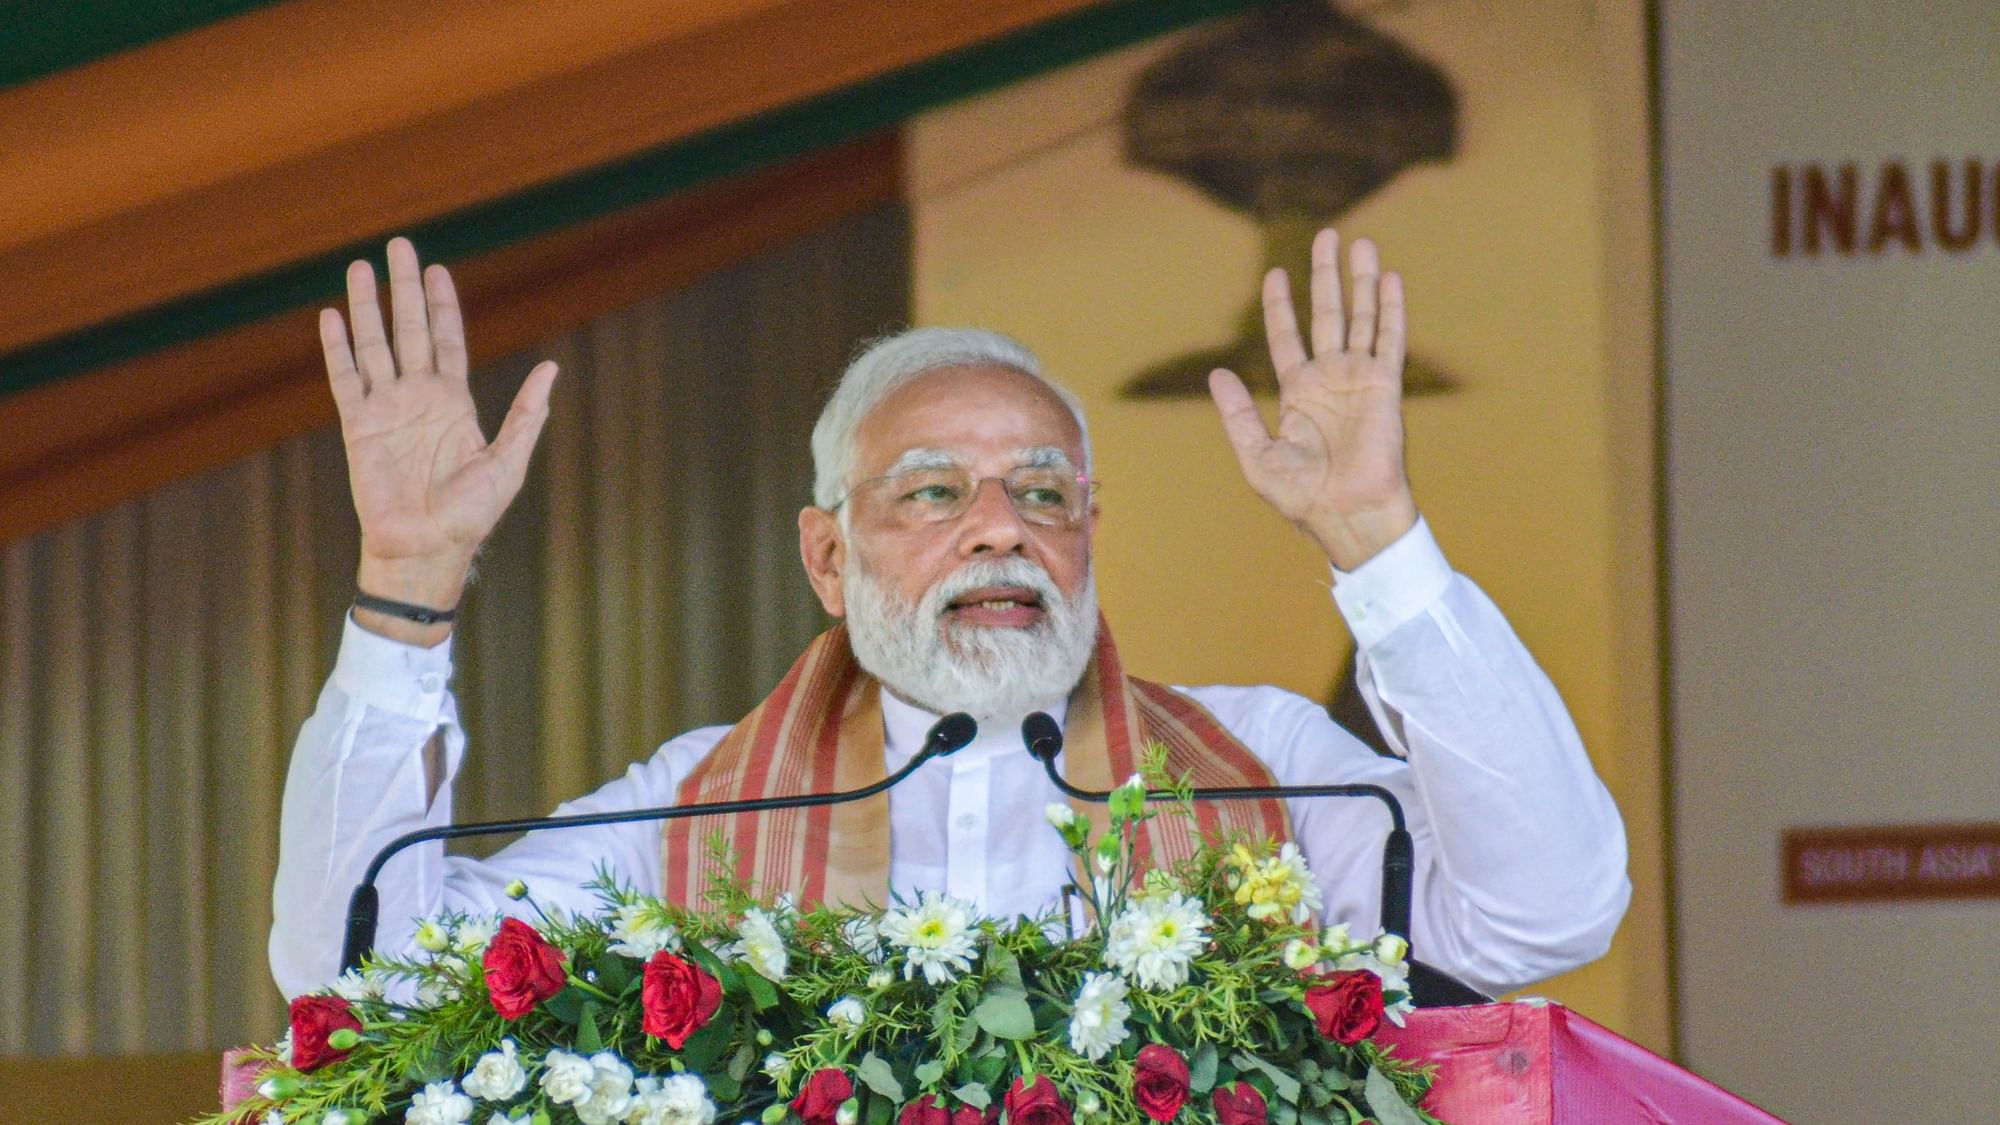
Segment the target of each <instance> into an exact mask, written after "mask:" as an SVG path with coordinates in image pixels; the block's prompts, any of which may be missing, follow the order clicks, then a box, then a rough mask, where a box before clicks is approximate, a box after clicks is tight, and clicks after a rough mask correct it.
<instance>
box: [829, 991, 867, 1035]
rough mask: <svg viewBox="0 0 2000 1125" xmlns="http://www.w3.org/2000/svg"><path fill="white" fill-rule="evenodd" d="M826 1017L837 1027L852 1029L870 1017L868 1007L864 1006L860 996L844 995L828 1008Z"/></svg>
mask: <svg viewBox="0 0 2000 1125" xmlns="http://www.w3.org/2000/svg"><path fill="white" fill-rule="evenodd" d="M826 1019H827V1022H828V1023H831V1024H832V1025H833V1026H835V1027H839V1028H845V1029H847V1030H849V1031H852V1030H854V1029H855V1028H857V1027H860V1026H861V1025H862V1023H863V1022H864V1021H866V1020H867V1019H868V1009H867V1008H865V1007H863V1006H862V1004H861V998H860V997H858V996H843V997H841V998H840V999H838V1000H835V1001H834V1002H833V1003H832V1004H831V1005H830V1006H829V1007H828V1008H827V1009H826Z"/></svg>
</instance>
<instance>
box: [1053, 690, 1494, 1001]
mask: <svg viewBox="0 0 2000 1125" xmlns="http://www.w3.org/2000/svg"><path fill="white" fill-rule="evenodd" d="M1021 741H1022V742H1023V743H1025V744H1026V745H1027V747H1028V752H1029V753H1030V754H1033V755H1034V756H1035V757H1036V758H1037V759H1038V760H1039V761H1040V762H1041V763H1042V771H1043V772H1044V773H1046V774H1048V775H1049V780H1050V781H1052V782H1054V783H1055V787H1056V788H1057V789H1060V790H1062V792H1063V793H1064V794H1066V795H1067V796H1070V797H1075V798H1076V799H1078V800H1081V801H1091V802H1094V803H1097V804H1104V803H1107V802H1108V801H1110V800H1111V794H1110V793H1108V792H1096V791H1092V790H1088V789H1078V788H1077V787H1075V786H1074V785H1071V784H1070V783H1069V781H1068V779H1066V778H1064V777H1063V776H1062V774H1061V772H1060V771H1058V770H1057V769H1056V755H1057V754H1060V753H1061V752H1062V748H1063V734H1062V727H1061V726H1060V725H1059V724H1057V722H1056V721H1055V720H1054V719H1052V718H1050V717H1049V716H1048V715H1047V714H1045V713H1043V712H1041V711H1036V712H1035V713H1033V714H1031V715H1029V716H1028V717H1027V718H1026V719H1024V720H1022V722H1021ZM1147 796H1148V797H1154V798H1160V797H1171V796H1173V794H1172V793H1169V792H1166V791H1162V790H1151V791H1149V792H1148V793H1147ZM1190 796H1192V797H1193V798H1194V799H1195V800H1197V801H1216V800H1229V799H1237V798H1243V799H1262V798H1284V797H1373V798H1375V799H1376V800H1378V801H1381V802H1382V803H1383V804H1384V805H1386V806H1387V807H1388V809H1389V822H1390V829H1389V834H1388V836H1387V838H1386V839H1384V840H1383V841H1382V908H1381V914H1382V929H1383V930H1384V931H1386V932H1388V933H1392V934H1395V935H1396V936H1397V937H1399V938H1402V939H1403V941H1404V942H1405V943H1409V941H1410V906H1411V902H1412V900H1413V898H1414V891H1413V888H1412V877H1413V874H1414V872H1415V870H1416V846H1415V845H1414V844H1413V843H1412V842H1411V840H1410V830H1409V828H1408V826H1406V825H1405V823H1404V821H1403V804H1402V802H1400V801H1398V800H1396V795H1395V794H1394V793H1391V792H1389V791H1388V790H1387V789H1385V788H1383V787H1382V786H1380V785H1371V784H1368V783H1366V782H1353V783H1349V784H1345V785H1274V786H1256V785H1242V786H1218V787H1211V788H1206V789H1195V790H1192V791H1191V793H1190ZM1412 948H1414V946H1412ZM1409 961H1410V992H1411V998H1412V1000H1413V1001H1415V1002H1416V1003H1417V1004H1418V1005H1419V1006H1422V1007H1432V1006H1436V1005H1442V1004H1485V1003H1489V1002H1490V1000H1491V998H1490V997H1487V996H1484V995H1482V994H1480V993H1478V992H1476V991H1474V990H1473V989H1471V988H1468V987H1466V986H1465V985H1464V984H1461V983H1459V982H1458V981H1456V980H1453V979H1452V978H1451V977H1449V976H1447V975H1446V974H1444V973H1442V972H1440V971H1438V970H1436V969H1433V968H1431V967H1430V966H1429V965H1424V964H1422V963H1420V962H1419V961H1417V960H1416V958H1415V957H1414V956H1412V957H1410V959H1409ZM1420 981H1421V982H1422V984H1421V987H1422V989H1423V995H1422V996H1419V995H1418V989H1419V986H1420V985H1419V982H1420Z"/></svg>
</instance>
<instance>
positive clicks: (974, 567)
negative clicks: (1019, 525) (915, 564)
mask: <svg viewBox="0 0 2000 1125" xmlns="http://www.w3.org/2000/svg"><path fill="white" fill-rule="evenodd" d="M983 586H1019V587H1021V588H1022V589H1024V590H1029V591H1032V592H1033V593H1034V595H1035V597H1036V598H1038V599H1040V600H1041V603H1042V607H1043V608H1044V609H1046V610H1050V611H1054V610H1057V609H1060V608H1062V606H1063V604H1064V599H1063V595H1062V591H1061V590H1059V589H1057V588H1056V583H1055V579H1053V578H1051V577H1049V572H1048V571H1047V570H1045V569H1043V567H1042V565H1041V564H1040V563H1037V562H1034V561H1032V560H1029V559H1024V558H1021V557H1020V556H1018V555H1015V556H1011V557H1008V558H1004V559H974V560H972V561H971V562H969V563H966V564H965V565H964V566H962V567H960V568H959V569H958V570H956V571H954V572H952V573H951V574H948V575H946V576H945V577H944V578H942V579H939V580H938V583H937V585H935V586H932V587H931V588H930V589H928V590H926V591H924V597H923V601H922V603H921V604H920V605H919V606H918V609H919V610H920V611H922V612H923V614H924V615H925V616H927V617H942V616H943V615H944V612H945V610H946V609H948V608H950V606H951V603H952V602H954V601H957V600H958V599H959V598H961V597H963V596H964V595H966V594H969V593H971V592H972V591H974V590H977V589H979V588H981V587H983Z"/></svg>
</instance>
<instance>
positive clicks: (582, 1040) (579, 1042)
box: [576, 1000, 604, 1055]
mask: <svg viewBox="0 0 2000 1125" xmlns="http://www.w3.org/2000/svg"><path fill="white" fill-rule="evenodd" d="M600 1007H602V1006H601V1005H600V1004H598V1002H597V1001H595V1000H585V1001H584V1002H583V1014H582V1016H581V1017H580V1018H578V1020H577V1023H576V1049H577V1051H578V1053H580V1054H585V1055H594V1054H596V1053H597V1052H599V1051H602V1050H603V1049H604V1033H603V1032H601V1031H599V1030H597V1013H598V1010H599V1009H600Z"/></svg>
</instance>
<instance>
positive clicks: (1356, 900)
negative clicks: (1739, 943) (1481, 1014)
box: [1191, 522, 1631, 993]
mask: <svg viewBox="0 0 2000 1125" xmlns="http://www.w3.org/2000/svg"><path fill="white" fill-rule="evenodd" d="M1334 596H1335V600H1336V602H1337V603H1338V604H1339V606H1340V608H1341V611H1342V613H1343V614H1344V616H1345V617H1346V619H1347V621H1348V622H1349V624H1350V626H1351V627H1352V629H1353V632H1354V634H1355V637H1356V639H1357V642H1358V643H1359V646H1360V654H1361V659H1360V661H1359V669H1360V677H1361V684H1362V689H1363V693H1364V696H1365V697H1366V698H1367V699H1368V700H1369V704H1370V706H1371V708H1372V709H1373V710H1374V713H1375V715H1376V718H1377V720H1378V722H1380V723H1381V725H1382V728H1383V731H1384V733H1385V735H1386V736H1387V737H1388V738H1389V739H1390V741H1391V743H1392V744H1393V745H1394V747H1395V748H1396V749H1397V751H1398V752H1399V753H1400V754H1401V755H1403V756H1402V757H1401V758H1381V757H1378V756H1376V755H1374V754H1373V753H1372V752H1370V751H1368V750H1367V748H1366V747H1364V746H1362V745H1361V744H1360V742H1359V741H1358V740H1357V739H1355V738H1354V737H1353V736H1351V735H1349V734H1348V733H1347V732H1346V731H1344V730H1341V729H1340V728H1339V727H1338V726H1336V725H1334V723H1333V722H1332V721H1331V720H1330V719H1328V717H1327V715H1326V712H1325V711H1324V710H1323V709H1322V708H1320V707H1319V706H1318V705H1317V704H1314V703H1312V702H1310V701H1308V700H1305V699H1301V698H1299V697H1298V696H1295V695H1291V694H1289V693H1285V692H1280V691H1277V690H1276V689H1271V688H1239V689H1215V688H1208V689H1196V690H1195V691H1193V692H1191V694H1193V695H1195V697H1196V698H1198V699H1201V700H1202V701H1203V702H1204V703H1207V704H1208V705H1209V706H1210V707H1211V709H1212V710H1215V711H1216V714H1217V717H1218V718H1220V719H1222V720H1223V721H1224V722H1225V724H1227V725H1229V726H1230V727H1231V729H1232V731H1233V732H1234V733H1236V734H1237V736H1238V737H1239V738H1241V739H1242V740H1243V741H1244V742H1245V744H1246V745H1248V746H1250V747H1252V748H1253V749H1255V750H1257V751H1258V752H1259V753H1260V754H1262V755H1264V756H1265V758H1266V760H1267V761H1268V762H1269V764H1270V765H1271V767H1272V769H1273V771H1274V772H1275V773H1276V774H1277V775H1278V777H1279V779H1280V780H1281V781H1283V782H1285V783H1287V784H1305V783H1314V782H1337V781H1375V782H1378V783H1380V784H1383V785H1385V786H1387V787H1388V788H1390V789H1391V790H1392V791H1394V792H1396V793H1397V794H1398V795H1399V798H1400V799H1401V800H1402V802H1403V804H1404V806H1405V810H1406V813H1407V814H1408V817H1409V822H1410V828H1411V832H1412V835H1413V836H1414V837H1415V842H1416V847H1417V872H1416V889H1417V901H1416V903H1415V908H1414V911H1413V918H1412V929H1413V930H1414V931H1415V932H1414V933H1413V934H1412V938H1413V943H1414V945H1415V947H1416V949H1417V953H1418V956H1420V957H1422V958H1423V959H1424V960H1426V961H1428V962H1430V963H1431V964H1434V965H1437V966H1439V967H1440V968H1443V969H1445V970H1446V971H1448V972H1452V973H1454V974H1455V975H1458V976H1460V977H1462V978H1463V979H1465V980H1466V981H1467V982H1468V983H1470V984H1473V985H1474V986H1475V987H1479V988H1482V989H1484V990H1486V991H1489V992H1494V993H1498V992H1503V991H1508V990H1511V989H1515V988H1519V987H1521V986H1523V985H1526V984H1528V983H1530V982H1533V981H1536V980H1540V979H1543V978H1545V977H1548V976H1552V975H1554V974H1556V973H1559V972H1564V971H1566V970H1568V969H1571V968H1575V967H1576V966H1578V965H1581V964H1583V963H1585V962H1587V961H1590V960H1592V959H1594V958H1596V957H1598V956H1601V955H1602V954H1603V952H1604V950H1605V949H1606V947H1607V946H1608V945H1609V943H1610V940H1611V935H1612V933H1613V931H1615V930H1616V928H1617V926H1618V922H1619V920H1620V919H1621V918H1622V917H1623V916H1624V912H1625V906H1626V903H1627V901H1628V900H1629V898H1630V894H1631V884H1630V882H1629V880H1628V878H1627V875H1626V855H1625V834H1624V827H1623V824H1622V822H1621V820H1620V818H1619V815H1618V810H1617V807H1616V806H1615V805H1614V804H1613V803H1612V800H1611V796H1610V794H1609V793H1608V792H1607V791H1606V790H1605V788H1604V785H1603V783H1602V782H1601V781H1600V780H1599V779H1598V777H1597V774H1596V772H1595V770H1594V769H1593V768H1592V766H1591V763H1590V759H1589V757H1588V756H1587V755H1586V754H1585V752H1584V749H1583V744H1582V741H1581V739H1580V738H1579V737H1578V735H1577V732H1576V728H1575V725H1574V724H1573V723H1572V722H1571V721H1570V718H1569V714H1568V711H1567V710H1566V709H1565V708H1564V707H1563V704H1562V701H1561V699H1560V698H1559V697H1558V696H1557V694H1556V691H1555V687H1554V685H1553V684H1551V683H1550V682H1549V679H1548V677H1547V676H1546V675H1544V674H1543V673H1542V671H1541V669H1540V668H1539V667H1538V666H1537V665H1536V664H1535V662H1534V660H1533V658H1532V657H1531V656H1529V654H1528V652H1527V650H1526V649H1525V648H1524V647H1523V646H1522V644H1521V642H1520V639H1519V638H1518V637H1517V636H1515V634H1514V631H1513V630H1512V629H1511V628H1510V627H1509V626H1508V624H1507V622H1506V619H1505V618H1504V617H1502V616H1501V614H1500V612H1499V610H1498V609H1497V608H1495V607H1494V605H1493V603H1492V602H1491V601H1490V600H1488V599H1487V597H1486V596H1485V594H1483V593H1482V592H1481V591H1480V590H1479V589H1478V587H1477V586H1475V585H1474V584H1473V583H1472V582H1471V581H1470V580H1469V579H1467V578H1465V577H1464V576H1463V575H1459V574H1455V573H1453V572H1452V571H1451V569H1450V567H1449V565H1448V564H1447V563H1446V562H1445V559H1444V556H1443V555H1442V553H1440V552H1439V550H1438V548H1437V544H1436V542H1435V540H1434V539H1432V537H1431V534H1430V530H1429V528H1428V527H1427V526H1426V525H1425V524H1423V523H1422V522H1419V523H1418V525H1417V527H1416V528H1414V529H1413V530H1412V531H1411V532H1410V533H1409V534H1408V535H1406V536H1404V537H1403V539H1401V540H1398V541H1397V542H1396V543H1395V544H1393V545H1392V546H1391V547H1390V548H1388V549H1387V550H1386V551H1384V552H1383V553H1382V554H1381V555H1378V556H1377V557H1376V558H1374V559H1371V560H1369V562H1368V563H1367V564H1365V565H1364V566H1363V567H1361V568H1360V569H1359V570H1357V571H1355V572H1354V573H1352V574H1347V575H1337V576H1336V585H1335V588H1334ZM1365 804H1366V803H1365V802H1356V801H1335V800H1317V801H1297V802H1293V816H1294V824H1295V827H1296V829H1297V831H1298V834H1299V837H1300V842H1301V846H1302V847H1304V848H1305V850H1306V852H1307V856H1308V860H1309V862H1311V863H1312V865H1313V866H1314V868H1315V870H1317V871H1321V872H1323V873H1324V878H1323V881H1322V893H1323V894H1324V895H1325V896H1326V898H1327V914H1328V916H1329V917H1330V918H1334V919H1339V920H1348V921H1352V922H1355V923H1356V924H1357V925H1358V926H1360V927H1363V928H1372V927H1373V926H1375V925H1376V924H1377V923H1378V917H1379V914H1378V907H1379V895H1380V888H1381V875H1380V855H1381V839H1382V833H1383V832H1384V831H1386V830H1387V827H1388V820H1387V816H1386V814H1385V813H1381V812H1377V811H1375V810H1373V809H1365V808H1362V807H1358V806H1364V805H1365Z"/></svg>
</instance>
